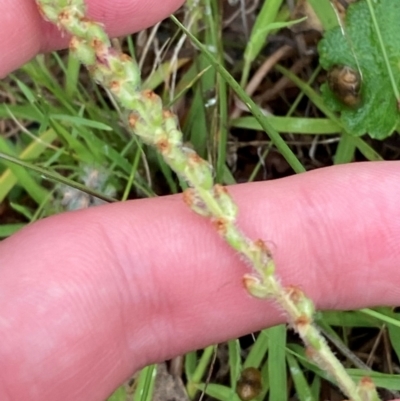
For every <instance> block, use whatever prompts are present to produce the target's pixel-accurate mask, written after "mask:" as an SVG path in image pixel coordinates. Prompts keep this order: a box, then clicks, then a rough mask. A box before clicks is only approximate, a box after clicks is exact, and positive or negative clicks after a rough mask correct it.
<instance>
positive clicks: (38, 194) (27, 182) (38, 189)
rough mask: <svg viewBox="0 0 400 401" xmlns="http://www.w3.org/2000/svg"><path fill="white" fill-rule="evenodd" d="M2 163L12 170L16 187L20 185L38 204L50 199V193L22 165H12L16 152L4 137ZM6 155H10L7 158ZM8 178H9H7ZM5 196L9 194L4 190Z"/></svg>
mask: <svg viewBox="0 0 400 401" xmlns="http://www.w3.org/2000/svg"><path fill="white" fill-rule="evenodd" d="M0 152H1V153H0V161H1V163H2V164H4V165H5V166H6V167H7V168H9V169H10V171H11V172H12V174H13V175H14V177H15V178H16V179H17V182H15V181H14V182H15V183H14V185H16V184H17V183H18V185H20V186H21V187H23V188H24V189H25V191H26V192H27V193H28V194H29V196H30V197H31V198H32V199H33V200H34V201H35V202H36V203H37V204H41V203H42V202H44V201H45V200H46V199H48V197H49V192H48V191H47V190H46V189H45V188H43V187H42V186H41V185H40V184H38V183H37V182H36V180H35V179H34V178H32V176H31V175H30V174H29V173H28V172H27V171H26V170H25V169H24V168H23V166H22V163H19V164H16V163H12V160H13V159H14V155H15V152H14V150H13V148H12V146H11V144H10V143H8V142H7V141H6V140H5V139H4V138H3V137H1V136H0ZM5 154H8V155H10V156H9V157H6V156H5ZM6 178H7V177H6ZM2 192H3V196H5V195H6V194H7V191H4V190H2ZM3 199H4V198H3Z"/></svg>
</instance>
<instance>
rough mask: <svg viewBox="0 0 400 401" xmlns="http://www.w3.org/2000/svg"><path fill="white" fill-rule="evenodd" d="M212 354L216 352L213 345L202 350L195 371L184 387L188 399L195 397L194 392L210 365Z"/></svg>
mask: <svg viewBox="0 0 400 401" xmlns="http://www.w3.org/2000/svg"><path fill="white" fill-rule="evenodd" d="M214 352H217V350H216V346H214V345H210V346H209V347H207V348H205V349H204V350H203V353H202V355H201V357H200V359H199V362H198V364H197V366H196V370H195V371H194V372H193V374H192V377H191V380H188V382H187V385H186V389H187V393H188V396H189V398H190V399H192V398H193V397H194V396H195V395H196V392H197V390H198V388H199V386H198V385H199V383H200V382H201V379H202V378H203V377H204V376H205V374H206V372H207V368H208V366H209V365H210V362H211V359H212V356H213V354H214Z"/></svg>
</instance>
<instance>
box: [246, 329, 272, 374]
mask: <svg viewBox="0 0 400 401" xmlns="http://www.w3.org/2000/svg"><path fill="white" fill-rule="evenodd" d="M267 330H268V329H266V330H262V331H261V332H260V334H259V335H258V337H257V340H256V342H255V343H254V344H253V346H252V347H251V350H250V352H249V355H247V358H246V360H245V361H244V364H243V367H244V368H250V367H254V368H258V367H259V366H261V363H262V361H263V359H264V358H265V355H266V353H267V350H268V345H269V340H268V331H267Z"/></svg>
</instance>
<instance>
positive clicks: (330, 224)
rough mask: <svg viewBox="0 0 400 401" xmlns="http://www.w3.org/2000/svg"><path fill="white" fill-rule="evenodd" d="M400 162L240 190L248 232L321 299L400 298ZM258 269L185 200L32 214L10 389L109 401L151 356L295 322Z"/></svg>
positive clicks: (13, 266)
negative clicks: (247, 278) (253, 277)
mask: <svg viewBox="0 0 400 401" xmlns="http://www.w3.org/2000/svg"><path fill="white" fill-rule="evenodd" d="M13 1H14V2H15V0H13ZM20 3H21V4H24V2H21V1H20ZM25 3H27V2H26V1H25ZM120 3H121V4H122V3H123V2H122V0H121V1H120ZM178 3H179V2H175V3H173V2H170V3H168V4H169V6H170V7H171V9H169V10H168V11H172V9H173V8H174V7H176V6H177V5H178ZM13 4H14V3H13ZM91 4H93V8H94V3H93V2H91ZM97 4H100V2H99V1H98V2H97ZM113 4H115V2H114V3H113ZM124 4H125V3H124ZM138 4H139V1H137V2H136V5H138ZM143 4H144V2H143ZM157 4H158V3H157ZM160 4H161V3H160ZM162 4H163V6H164V7H167V5H166V2H165V1H164V2H163V3H162ZM1 7H2V5H0V9H1ZM9 7H10V9H12V7H13V6H12V5H9ZM126 7H127V6H125V12H124V13H125V14H126ZM155 8H157V7H155ZM31 9H32V12H34V11H35V9H34V7H31ZM138 9H140V7H139V6H138ZM158 9H160V7H158ZM95 10H96V9H95V8H94V9H93V10H92V12H93V13H94V14H92V15H95V13H96V11H95ZM3 11H5V10H3ZM134 11H135V12H134V13H133V14H134V15H136V16H137V19H139V18H140V17H139V14H138V13H139V11H138V10H134ZM97 12H98V13H99V14H100V15H103V14H102V13H101V12H99V11H97ZM146 12H147V11H146ZM2 15H4V13H1V14H0V18H3V17H2ZM147 15H148V13H147ZM32 18H33V17H32ZM96 18H97V17H96ZM113 18H114V16H113ZM115 18H120V16H118V17H117V16H115ZM158 18H161V14H160V15H159V16H158ZM126 20H129V18H128V17H126ZM105 23H107V21H105ZM0 26H4V24H1V23H0ZM14 29H15V25H14ZM33 29H37V27H35V26H34V28H33ZM47 29H48V28H46V30H47ZM127 29H130V30H134V27H132V26H131V27H127ZM119 33H122V31H121V32H119ZM7 34H8V36H9V33H7ZM30 34H31V35H33V32H31V33H30ZM54 35H56V32H55V31H54ZM4 37H5V31H4V32H2V33H1V34H0V38H4ZM57 38H58V36H57ZM58 41H59V39H55V42H53V45H52V46H54V45H56V46H58V44H60V43H59V42H58ZM39 43H40V41H39ZM0 44H1V45H2V46H3V45H4V44H5V42H2V41H1V40H0ZM49 46H50V45H47V47H46V46H40V47H39V48H47V49H48V48H49ZM4 49H6V51H7V47H4ZM0 50H1V49H0ZM34 51H35V50H33V52H34ZM3 54H4V52H3ZM9 54H10V53H9ZM26 54H29V52H26V53H25V55H26ZM30 54H31V55H32V54H33V53H32V51H31V53H30ZM15 56H16V55H15ZM15 56H14V60H15V61H14V64H9V66H8V67H7V68H5V69H4V70H3V71H4V72H5V71H6V70H9V69H10V68H14V67H15V66H16V65H17V63H18V62H21V61H22V59H21V58H20V59H18V58H15ZM29 57H30V56H29ZM24 59H26V58H24ZM18 60H19V61H18ZM10 66H11V67H10ZM399 167H400V165H399V163H397V162H387V163H363V164H358V165H349V166H339V167H335V168H329V169H322V170H318V171H314V172H311V173H307V174H302V175H299V176H296V177H291V178H288V179H284V180H279V181H274V182H271V183H254V184H247V185H239V186H234V187H231V188H230V191H231V192H232V194H233V196H234V198H235V200H237V202H238V204H239V206H240V225H241V227H243V229H244V231H245V232H246V233H248V234H249V235H250V236H251V237H252V238H263V239H265V240H266V241H268V242H270V243H272V244H273V248H274V256H275V260H276V262H277V266H278V274H279V275H280V276H281V277H282V280H283V281H284V283H286V284H293V285H298V286H301V287H302V288H303V289H304V290H305V291H306V293H307V294H308V295H310V296H311V297H312V298H313V299H314V300H315V302H316V304H317V305H318V307H319V308H324V309H327V308H330V309H334V308H338V309H348V308H357V307H366V306H373V305H378V304H380V305H382V304H385V305H397V304H399V300H400V290H399V283H400V272H399V271H398V269H397V264H398V262H399V256H400V249H399V245H398V244H399V237H400V219H398V218H396V216H397V208H398V206H397V205H398V203H399V197H400V195H399V193H400V192H399V186H400V184H399V183H398V178H397V176H398V169H399ZM246 272H247V267H246V266H244V265H243V263H241V262H240V260H239V259H238V258H237V255H235V254H234V253H233V252H232V251H231V249H229V248H228V247H227V245H225V244H224V243H223V241H222V240H220V239H219V238H218V236H217V234H216V233H215V232H214V230H213V228H212V227H211V226H210V224H209V223H208V222H207V221H204V220H203V219H202V218H200V217H199V216H197V215H194V214H193V213H192V212H191V211H190V210H188V209H187V208H186V207H185V205H183V203H182V200H181V197H180V196H171V197H164V198H158V199H151V200H140V201H132V202H125V203H120V204H113V205H107V206H104V207H98V208H92V209H87V210H83V211H79V212H75V213H68V214H62V215H59V216H56V217H53V218H49V219H45V220H43V221H41V222H38V223H36V224H33V225H32V226H30V227H28V228H26V229H25V230H23V231H21V232H20V233H18V234H16V235H14V236H13V237H11V238H10V239H8V240H6V241H4V242H3V243H1V244H0V316H1V319H0V344H1V345H0V366H1V369H0V371H1V374H0V399H1V400H13V399H15V400H19V399H24V400H48V399H62V400H80V399H85V400H103V399H104V398H105V397H106V396H107V395H108V394H109V393H110V392H111V391H112V390H113V389H114V388H115V387H116V386H117V385H118V384H119V383H121V382H122V381H123V380H124V379H126V378H127V377H128V376H129V375H130V374H131V373H132V372H133V371H135V370H137V369H138V368H140V367H142V366H144V365H146V364H149V363H152V362H156V361H162V360H165V359H167V358H170V357H172V356H174V355H178V354H181V353H184V352H186V351H188V350H191V349H196V348H200V347H204V346H206V345H209V344H212V343H216V342H219V341H223V340H226V339H229V338H233V337H237V336H239V335H242V334H245V333H248V332H251V331H255V330H259V329H261V328H263V327H266V326H268V325H272V324H276V323H279V322H283V316H282V313H281V312H279V311H277V310H276V309H275V308H274V306H273V305H271V304H270V303H268V302H266V301H260V300H256V299H253V298H251V297H250V296H249V295H248V294H247V293H246V291H245V290H244V288H243V286H242V284H241V282H242V276H243V274H244V273H246Z"/></svg>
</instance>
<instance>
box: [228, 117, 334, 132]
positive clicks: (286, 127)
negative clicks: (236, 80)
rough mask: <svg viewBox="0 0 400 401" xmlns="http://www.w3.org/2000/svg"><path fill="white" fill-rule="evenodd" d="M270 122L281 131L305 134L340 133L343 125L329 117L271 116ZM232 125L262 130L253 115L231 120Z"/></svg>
mask: <svg viewBox="0 0 400 401" xmlns="http://www.w3.org/2000/svg"><path fill="white" fill-rule="evenodd" d="M268 120H269V122H270V124H271V125H272V126H273V127H274V129H276V130H277V131H279V132H290V133H292V134H305V135H332V134H338V133H339V132H340V131H341V127H340V126H339V125H338V124H337V123H336V122H334V121H332V120H330V119H328V118H304V117H280V116H269V117H268ZM231 127H235V128H245V129H251V130H256V131H260V130H262V127H261V125H260V123H259V122H258V121H257V120H256V119H255V118H254V117H252V116H246V117H240V118H237V119H235V120H233V121H232V122H231Z"/></svg>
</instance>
